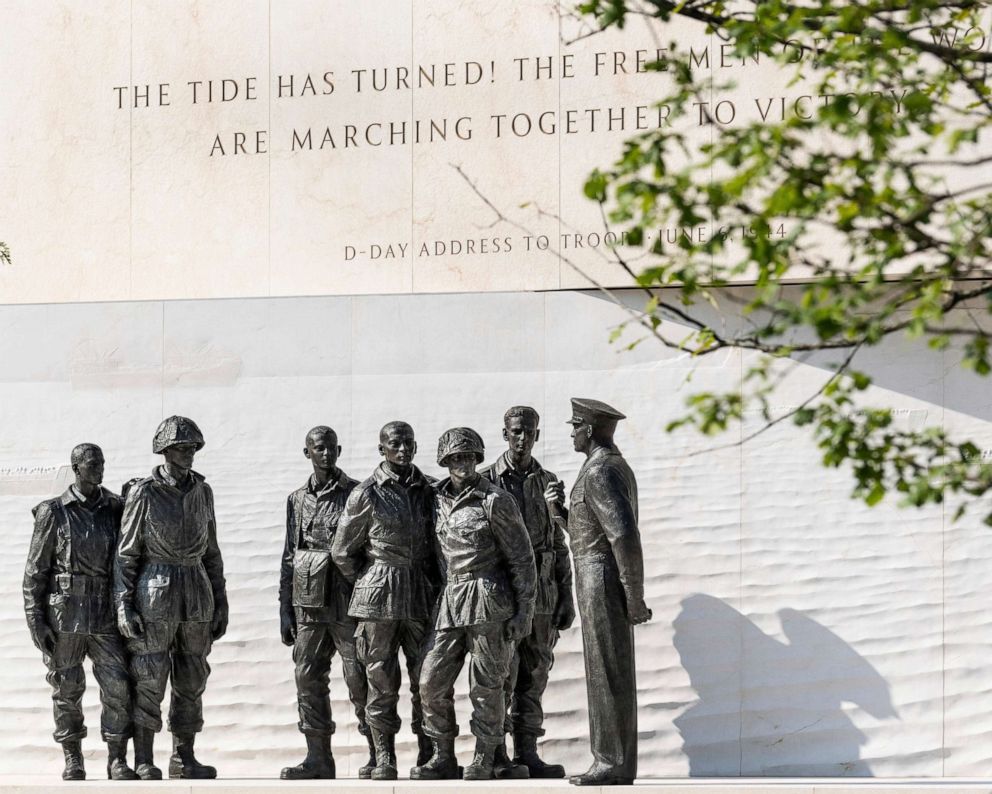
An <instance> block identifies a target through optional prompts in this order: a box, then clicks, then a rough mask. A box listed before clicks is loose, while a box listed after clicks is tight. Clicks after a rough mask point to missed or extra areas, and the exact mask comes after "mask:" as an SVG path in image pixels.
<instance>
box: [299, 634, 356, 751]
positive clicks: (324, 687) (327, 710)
mask: <svg viewBox="0 0 992 794" xmlns="http://www.w3.org/2000/svg"><path fill="white" fill-rule="evenodd" d="M335 651H337V652H338V654H339V655H340V656H341V666H342V668H343V669H344V681H345V686H347V688H348V698H349V700H351V704H352V706H354V708H355V716H356V717H358V731H359V733H361V734H362V735H363V736H365V735H367V734H368V725H366V723H365V704H366V700H367V699H368V691H369V690H368V683H367V681H366V678H365V669H364V667H363V666H362V664H361V663H360V662H359V661H358V655H357V651H356V643H355V622H354V621H334V622H326V623H324V622H322V623H297V630H296V642H295V643H294V644H293V662H294V663H295V664H296V699H297V703H298V706H299V712H300V722H299V727H300V732H301V733H304V734H306V735H307V736H330V735H331V734H332V733H334V730H335V725H334V720H333V719H332V718H331V698H330V687H329V682H330V677H331V659H332V658H334V652H335Z"/></svg>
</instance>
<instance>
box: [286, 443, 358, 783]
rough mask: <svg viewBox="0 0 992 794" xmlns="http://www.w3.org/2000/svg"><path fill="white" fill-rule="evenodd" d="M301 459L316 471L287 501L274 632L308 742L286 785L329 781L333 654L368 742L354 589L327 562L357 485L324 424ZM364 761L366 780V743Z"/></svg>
mask: <svg viewBox="0 0 992 794" xmlns="http://www.w3.org/2000/svg"><path fill="white" fill-rule="evenodd" d="M305 443H306V446H304V448H303V454H304V455H305V456H306V457H307V459H309V461H310V463H311V464H312V466H313V474H311V475H310V479H309V480H307V483H306V485H304V486H303V487H302V488H300V489H298V490H296V491H293V493H291V494H290V495H289V499H288V500H287V502H286V543H285V545H284V547H283V553H282V568H281V570H280V576H279V628H280V633H281V635H282V641H283V643H284V644H286V645H292V646H293V662H294V663H295V664H296V693H297V702H298V704H299V712H300V722H299V727H300V732H301V733H302V734H303V735H304V736H305V737H306V740H307V757H306V758H305V759H304V760H303V762H302V763H300V764H297V765H296V766H290V767H286V768H285V769H283V770H282V774H281V775H280V777H282V779H283V780H313V779H318V778H322V779H333V778H334V776H335V768H334V756H333V755H332V754H331V734H333V733H334V728H335V726H334V720H332V719H331V700H330V693H329V689H328V681H329V679H330V672H331V659H332V657H333V656H334V652H335V651H337V652H338V653H339V654H340V655H341V666H342V667H343V668H344V679H345V684H346V685H347V687H348V696H349V697H350V698H351V702H352V704H353V705H354V707H355V714H356V715H357V717H358V731H359V733H361V734H362V735H363V736H366V737H369V729H368V726H367V725H366V724H365V700H366V698H367V697H368V684H367V683H366V681H365V671H364V669H362V666H361V664H360V663H359V661H358V658H357V656H356V651H355V628H356V626H357V621H356V620H355V619H354V618H350V617H348V603H349V601H350V600H351V585H350V584H349V583H348V581H347V580H346V579H345V578H344V577H343V576H342V575H341V573H340V572H339V571H338V570H337V568H336V566H335V565H334V563H333V561H332V560H331V541H333V539H334V533H335V532H336V531H337V528H338V522H339V520H340V519H341V514H342V512H343V511H344V506H345V502H346V501H347V499H348V496H349V494H350V493H351V492H352V490H353V489H354V487H355V486H356V485H358V482H357V481H356V480H353V479H351V478H350V477H349V476H348V475H347V474H345V473H344V472H343V471H341V469H339V468H338V466H337V461H338V457H339V456H340V455H341V447H340V445H339V444H338V436H337V433H335V432H334V430H332V429H331V428H329V427H326V426H324V425H321V426H319V427H315V428H313V429H312V430H311V431H310V432H309V433H307V437H306V442H305ZM369 750H370V758H369V763H368V764H366V765H365V766H363V767H361V768H360V769H359V771H358V776H359V777H360V778H368V777H369V776H370V775H371V774H372V768H373V767H374V766H375V753H374V747H372V744H371V738H369Z"/></svg>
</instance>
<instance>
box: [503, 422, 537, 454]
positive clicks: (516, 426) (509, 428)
mask: <svg viewBox="0 0 992 794" xmlns="http://www.w3.org/2000/svg"><path fill="white" fill-rule="evenodd" d="M540 437H541V431H540V430H539V429H538V427H537V425H536V424H534V422H533V421H531V420H528V419H527V418H526V417H523V416H511V417H510V421H509V422H507V423H506V425H505V426H504V427H503V439H504V440H505V441H506V443H507V445H508V446H509V448H510V449H511V450H512V451H513V452H515V453H516V454H518V455H520V456H521V457H523V456H526V455H530V451H531V450H532V449H534V443H535V442H536V441H537V439H539V438H540Z"/></svg>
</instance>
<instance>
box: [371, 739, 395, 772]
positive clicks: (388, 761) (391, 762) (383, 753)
mask: <svg viewBox="0 0 992 794" xmlns="http://www.w3.org/2000/svg"><path fill="white" fill-rule="evenodd" d="M372 741H373V742H374V743H375V769H373V770H372V779H373V780H396V777H397V772H396V737H395V736H394V735H393V734H391V733H383V732H382V731H380V730H376V729H375V728H373V729H372Z"/></svg>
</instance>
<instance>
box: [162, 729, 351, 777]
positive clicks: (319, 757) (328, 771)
mask: <svg viewBox="0 0 992 794" xmlns="http://www.w3.org/2000/svg"><path fill="white" fill-rule="evenodd" d="M306 740H307V757H306V758H304V759H303V761H301V762H300V763H298V764H297V765H296V766H287V767H285V768H284V769H283V770H282V772H280V773H279V777H280V778H282V779H283V780H334V775H335V774H336V770H335V768H334V756H332V755H331V737H330V736H309V735H308V736H307V737H306ZM170 772H171V770H170Z"/></svg>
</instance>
